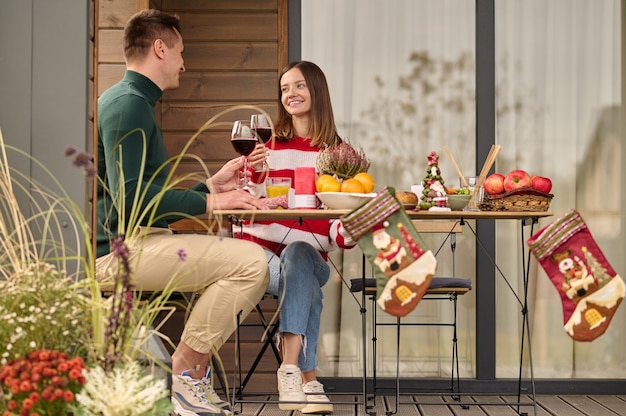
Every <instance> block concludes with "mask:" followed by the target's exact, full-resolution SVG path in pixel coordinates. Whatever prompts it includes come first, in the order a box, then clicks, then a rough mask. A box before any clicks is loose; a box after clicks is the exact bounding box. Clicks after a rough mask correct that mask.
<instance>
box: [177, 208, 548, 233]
mask: <svg viewBox="0 0 626 416" xmlns="http://www.w3.org/2000/svg"><path fill="white" fill-rule="evenodd" d="M349 212H351V210H349V209H271V210H240V209H233V210H215V211H214V212H213V215H212V216H211V218H212V220H213V221H212V222H214V223H228V222H230V219H231V218H234V219H236V220H331V219H337V218H341V217H342V216H343V215H345V214H348V213H349ZM406 213H407V215H408V216H409V218H411V219H413V220H503V219H509V220H522V219H526V218H543V217H550V216H552V215H553V214H552V212H550V211H519V212H517V211H424V210H419V211H414V210H409V211H406ZM199 219H200V221H198V220H192V219H183V220H180V221H177V222H175V223H173V224H170V228H171V229H172V230H174V231H202V230H206V226H205V225H203V224H202V222H203V221H206V219H207V217H204V218H202V217H199Z"/></svg>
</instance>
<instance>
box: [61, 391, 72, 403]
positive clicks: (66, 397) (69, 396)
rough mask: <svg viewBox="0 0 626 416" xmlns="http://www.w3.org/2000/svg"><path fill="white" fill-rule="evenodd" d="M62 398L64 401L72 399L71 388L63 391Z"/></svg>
mask: <svg viewBox="0 0 626 416" xmlns="http://www.w3.org/2000/svg"><path fill="white" fill-rule="evenodd" d="M63 400H65V401H66V402H71V401H72V400H74V393H72V391H71V390H65V391H64V392H63Z"/></svg>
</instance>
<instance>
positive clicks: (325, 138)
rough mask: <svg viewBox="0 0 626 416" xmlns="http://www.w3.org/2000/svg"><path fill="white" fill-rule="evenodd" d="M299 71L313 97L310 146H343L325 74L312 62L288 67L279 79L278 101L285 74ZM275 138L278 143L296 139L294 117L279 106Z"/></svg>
mask: <svg viewBox="0 0 626 416" xmlns="http://www.w3.org/2000/svg"><path fill="white" fill-rule="evenodd" d="M293 68H298V69H299V70H300V71H301V72H302V75H303V76H304V81H305V82H306V85H307V87H308V89H309V92H310V93H311V137H310V139H311V146H320V147H324V146H328V145H334V144H336V143H339V142H341V138H340V137H339V134H338V133H337V127H336V126H335V117H334V115H333V106H332V104H331V101H330V92H329V91H328V83H327V82H326V76H325V75H324V72H322V70H321V69H320V67H318V66H317V65H315V64H314V63H313V62H309V61H297V62H292V63H290V64H289V65H287V67H285V68H284V69H283V70H282V71H281V73H280V77H279V78H278V97H279V102H280V97H281V95H282V92H281V89H280V81H281V80H282V78H283V75H285V73H286V72H287V71H289V70H291V69H293ZM274 128H275V130H276V136H277V137H278V138H279V140H281V139H282V140H292V139H293V138H294V136H295V131H294V128H293V123H292V120H291V115H290V114H289V113H288V112H287V110H285V108H284V107H283V106H282V105H280V106H279V109H278V121H277V122H276V125H275V127H274Z"/></svg>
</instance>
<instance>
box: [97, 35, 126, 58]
mask: <svg viewBox="0 0 626 416" xmlns="http://www.w3.org/2000/svg"><path fill="white" fill-rule="evenodd" d="M123 34H124V32H123V30H122V29H102V30H100V48H99V49H98V62H99V63H101V64H103V63H106V64H110V63H118V64H123V63H124V50H123V48H122V37H123Z"/></svg>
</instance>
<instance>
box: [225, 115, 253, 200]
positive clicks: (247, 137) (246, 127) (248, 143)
mask: <svg viewBox="0 0 626 416" xmlns="http://www.w3.org/2000/svg"><path fill="white" fill-rule="evenodd" d="M230 143H231V144H232V145H233V149H235V151H236V152H237V153H239V154H240V155H241V156H248V155H249V154H250V153H252V151H253V150H254V147H255V146H256V144H257V143H258V141H257V139H256V137H255V135H254V133H253V132H252V129H251V128H250V122H249V121H247V120H237V121H235V123H234V124H233V131H232V134H231V136H230ZM247 172H248V160H247V158H245V159H244V160H243V178H244V179H243V181H244V183H243V184H242V185H239V186H238V188H245V187H246V186H247V185H248V184H247V183H246V182H247V180H246V178H247Z"/></svg>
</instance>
